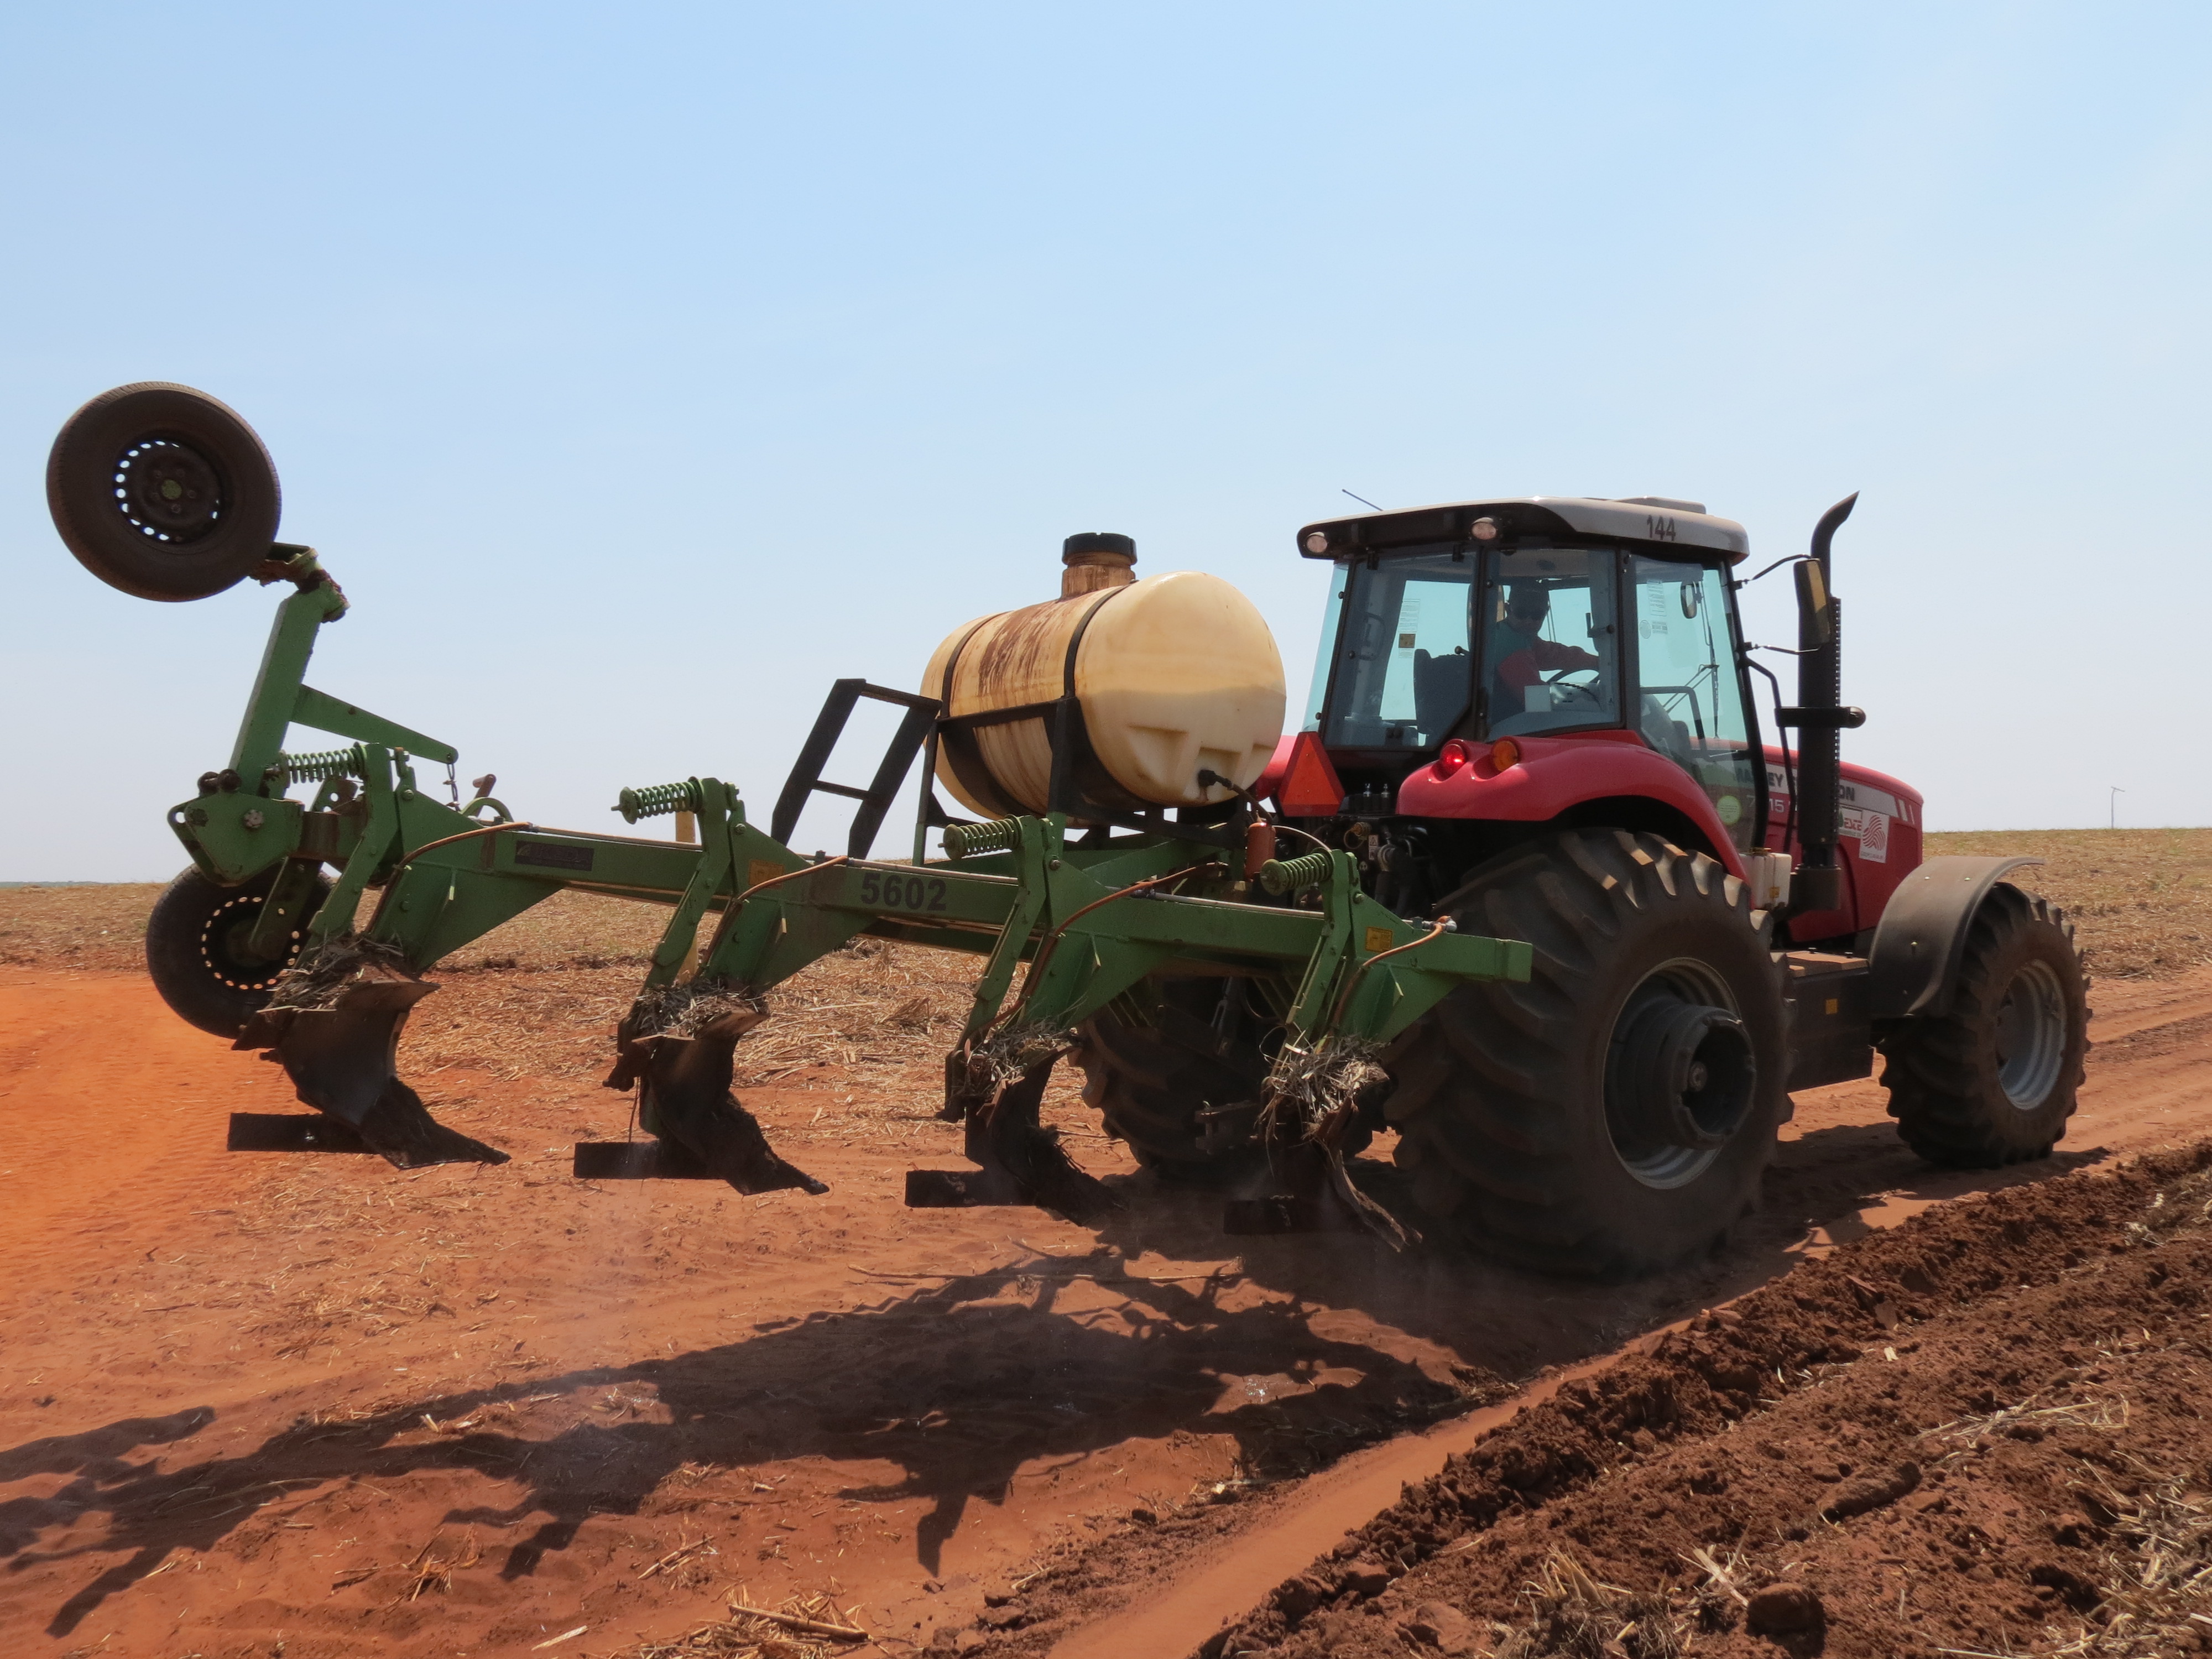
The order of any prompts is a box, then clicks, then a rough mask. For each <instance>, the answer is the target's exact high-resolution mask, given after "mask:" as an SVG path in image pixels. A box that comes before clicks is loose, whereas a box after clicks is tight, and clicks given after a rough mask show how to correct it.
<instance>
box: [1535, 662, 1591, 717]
mask: <svg viewBox="0 0 2212 1659" xmlns="http://www.w3.org/2000/svg"><path fill="white" fill-rule="evenodd" d="M1596 672H1597V670H1596V669H1595V668H1588V667H1583V668H1562V669H1559V670H1557V671H1554V672H1553V673H1551V674H1549V675H1547V676H1546V677H1545V679H1544V684H1546V685H1547V686H1549V687H1550V688H1551V689H1552V707H1553V708H1575V707H1577V706H1583V707H1588V708H1596V707H1598V706H1599V703H1600V702H1601V699H1600V697H1599V696H1598V688H1597V683H1596V682H1595V680H1593V681H1591V682H1590V683H1589V684H1587V685H1574V684H1569V683H1568V681H1567V676H1568V675H1570V674H1595V673H1596Z"/></svg>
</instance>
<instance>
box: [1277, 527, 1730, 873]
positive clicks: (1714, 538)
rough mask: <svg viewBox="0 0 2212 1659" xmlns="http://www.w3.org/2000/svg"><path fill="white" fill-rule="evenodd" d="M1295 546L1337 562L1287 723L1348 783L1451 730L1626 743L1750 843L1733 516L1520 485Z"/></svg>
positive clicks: (1373, 777)
mask: <svg viewBox="0 0 2212 1659" xmlns="http://www.w3.org/2000/svg"><path fill="white" fill-rule="evenodd" d="M1298 545H1299V550H1300V551H1301V552H1302V553H1303V554H1304V556H1306V557H1308V558H1313V559H1329V560H1332V561H1334V562H1335V563H1336V564H1337V566H1338V568H1339V571H1340V574H1339V577H1338V580H1336V582H1335V583H1334V585H1333V586H1332V588H1331V591H1330V599H1329V608H1328V616H1327V618H1326V620H1325V621H1324V623H1323V624H1322V643H1321V649H1320V653H1319V656H1318V659H1317V660H1316V664H1315V669H1314V678H1313V686H1312V690H1311V691H1310V694H1309V697H1308V701H1307V703H1306V706H1305V708H1304V726H1305V728H1306V729H1307V730H1309V731H1313V732H1318V733H1319V735H1320V738H1321V740H1322V744H1324V745H1326V747H1327V749H1328V753H1329V757H1330V759H1331V761H1332V762H1333V763H1334V764H1335V766H1336V768H1337V769H1338V772H1339V775H1340V776H1341V777H1342V778H1344V779H1345V781H1346V783H1347V785H1348V786H1350V787H1352V789H1354V790H1357V789H1358V788H1360V787H1363V786H1364V787H1367V788H1369V789H1380V788H1394V787H1395V786H1396V785H1397V784H1398V783H1399V782H1400V781H1401V780H1402V779H1403V778H1404V777H1405V776H1406V775H1407V773H1409V772H1411V771H1412V770H1413V769H1414V768H1415V767H1416V766H1419V764H1421V763H1424V762H1431V761H1434V760H1435V759H1436V758H1437V755H1438V752H1439V750H1441V749H1442V747H1443V744H1445V743H1446V742H1447V741H1448V740H1450V739H1453V738H1459V739H1462V741H1463V742H1464V743H1466V744H1493V743H1495V741H1496V740H1497V739H1498V738H1532V737H1534V738H1565V737H1569V736H1576V735H1583V734H1589V735H1592V736H1597V735H1600V734H1602V735H1603V737H1604V738H1607V739H1608V740H1611V741H1619V740H1620V738H1622V737H1623V736H1628V737H1632V738H1634V739H1637V740H1639V741H1640V742H1641V743H1642V744H1644V745H1645V746H1647V747H1648V748H1649V749H1650V750H1652V751H1653V752H1655V753H1656V754H1659V755H1661V756H1663V757H1666V758H1667V759H1668V760H1669V761H1671V762H1672V763H1674V765H1675V766H1676V767H1678V768H1679V769H1680V770H1681V772H1682V773H1684V774H1685V775H1687V777H1688V778H1690V779H1691V780H1692V781H1693V782H1694V783H1695V784H1696V786H1697V787H1698V789H1699V793H1702V794H1703V795H1704V796H1705V799H1707V800H1708V801H1709V802H1710V803H1711V811H1712V812H1713V815H1714V816H1715V817H1717V819H1718V827H1719V828H1720V829H1722V830H1723V832H1724V835H1725V837H1726V839H1727V840H1729V842H1732V843H1733V844H1734V845H1735V846H1736V847H1737V848H1739V849H1742V850H1748V849H1749V848H1751V846H1752V845H1753V839H1754V832H1755V829H1756V827H1757V825H1758V824H1759V823H1760V822H1761V814H1760V812H1759V804H1760V803H1759V796H1760V793H1761V790H1762V788H1763V786H1764V769H1763V768H1762V767H1760V766H1759V765H1758V764H1757V763H1756V755H1757V748H1756V744H1755V733H1754V731H1753V717H1752V714H1751V706H1750V698H1749V696H1748V694H1747V687H1746V685H1745V682H1744V673H1743V670H1742V668H1741V666H1740V659H1741V651H1740V649H1739V647H1740V644H1741V641H1740V637H1739V635H1738V632H1737V629H1736V620H1735V593H1734V592H1733V590H1732V589H1731V587H1730V586H1729V569H1730V568H1731V567H1732V566H1734V565H1735V564H1737V563H1738V562H1741V560H1742V559H1743V558H1744V557H1745V556H1746V554H1747V551H1748V550H1749V546H1750V541H1749V538H1748V537H1747V536H1746V534H1745V533H1744V529H1743V526H1741V525H1739V524H1736V523H1735V522H1733V521H1732V520H1728V519H1722V518H1716V517H1714V516H1712V515H1711V514H1709V513H1706V512H1705V510H1704V508H1703V507H1702V506H1701V505H1699V503H1697V502H1694V501H1669V500H1665V499H1662V498H1660V497H1656V496H1653V497H1642V498H1638V499H1637V500H1634V501H1593V500H1584V499H1581V498H1577V497H1567V496H1526V497H1520V498H1516V499H1510V500H1501V501H1473V502H1468V503H1465V504H1462V505H1459V506H1451V507H1422V508H1416V509H1414V510H1413V511H1410V512H1404V513H1381V514H1376V515H1374V516H1371V517H1361V518H1353V519H1343V520H1334V521H1332V522H1329V523H1326V524H1317V525H1309V526H1306V528H1305V529H1304V530H1303V531H1301V532H1299V536H1298Z"/></svg>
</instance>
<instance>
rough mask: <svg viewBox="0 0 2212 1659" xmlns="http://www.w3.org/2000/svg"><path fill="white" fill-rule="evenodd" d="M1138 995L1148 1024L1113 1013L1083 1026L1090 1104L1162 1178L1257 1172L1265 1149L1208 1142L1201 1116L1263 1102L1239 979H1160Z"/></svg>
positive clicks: (1259, 1058) (1082, 1059) (1258, 1056)
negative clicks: (1213, 1110) (1226, 1147)
mask: <svg viewBox="0 0 2212 1659" xmlns="http://www.w3.org/2000/svg"><path fill="white" fill-rule="evenodd" d="M1135 995H1136V996H1138V997H1139V998H1143V999H1145V1000H1146V1001H1147V1002H1148V1004H1149V1006H1147V1007H1146V1013H1147V1014H1148V1015H1149V1016H1150V1023H1148V1024H1139V1023H1138V1022H1137V1021H1135V1020H1132V1019H1127V1018H1122V1017H1121V1016H1120V1015H1118V1014H1116V1013H1115V1012H1110V1011H1109V1012H1103V1013H1098V1014H1094V1015H1093V1016H1092V1017H1091V1018H1089V1019H1087V1020H1085V1021H1084V1023H1083V1029H1082V1031H1081V1034H1080V1035H1081V1042H1079V1045H1078V1047H1077V1048H1076V1050H1075V1062H1076V1064H1077V1065H1079V1066H1081V1067H1082V1068H1083V1071H1084V1086H1083V1099H1084V1103H1085V1105H1088V1106H1091V1107H1092V1108H1095V1109H1097V1111H1098V1112H1099V1113H1100V1114H1101V1115H1103V1119H1104V1121H1105V1128H1106V1133H1108V1134H1109V1135H1113V1136H1115V1138H1116V1139H1121V1140H1124V1141H1127V1143H1128V1146H1129V1150H1130V1151H1131V1152H1133V1153H1134V1154H1135V1155H1136V1158H1137V1161H1138V1162H1139V1164H1143V1165H1144V1166H1145V1167H1146V1169H1148V1170H1152V1171H1153V1172H1154V1173H1155V1174H1157V1175H1158V1176H1162V1177H1164V1179H1167V1180H1170V1181H1187V1182H1204V1183H1206V1184H1225V1183H1228V1182H1234V1181H1236V1180H1237V1179H1238V1178H1240V1177H1241V1176H1244V1175H1246V1174H1248V1173H1249V1172H1251V1171H1252V1170H1255V1169H1256V1168H1257V1167H1258V1166H1259V1165H1260V1164H1261V1163H1263V1162H1264V1159H1263V1158H1262V1156H1261V1153H1260V1152H1259V1151H1258V1149H1257V1148H1255V1147H1238V1148H1237V1149H1236V1150H1234V1151H1215V1150H1213V1149H1212V1148H1211V1147H1208V1146H1205V1145H1203V1144H1201V1141H1200V1135H1201V1133H1202V1126H1201V1125H1200V1122H1199V1121H1198V1114H1199V1113H1200V1111H1202V1110H1205V1109H1207V1108H1209V1107H1222V1106H1235V1105H1238V1104H1242V1103H1256V1102H1257V1101H1258V1100H1259V1098H1260V1091H1261V1085H1262V1083H1264V1082H1265V1081H1266V1079H1267V1056H1266V1055H1265V1054H1263V1053H1262V1052H1261V1048H1260V1047H1259V1044H1258V1042H1257V1041H1256V1040H1255V1033H1254V1031H1253V1030H1252V1028H1253V1027H1254V1026H1255V1024H1256V1022H1255V1020H1254V1019H1253V1018H1251V1017H1250V1016H1249V1014H1246V1013H1245V1012H1243V992H1242V990H1241V988H1240V987H1238V985H1237V981H1233V980H1220V979H1162V980H1154V981H1147V983H1146V985H1143V986H1140V987H1138V989H1137V991H1136V993H1135ZM1231 999H1234V1000H1233V1002H1232V1001H1231Z"/></svg>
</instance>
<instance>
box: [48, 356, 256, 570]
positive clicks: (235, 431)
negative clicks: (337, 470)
mask: <svg viewBox="0 0 2212 1659" xmlns="http://www.w3.org/2000/svg"><path fill="white" fill-rule="evenodd" d="M46 507H47V510H48V511H49V512H50V513H52V515H53V520H54V528H55V529H56V530H57V531H58V532H61V538H62V540H63V541H64V543H65V544H68V547H69V550H70V552H72V553H74V554H76V556H77V562H79V563H81V564H82V565H83V566H84V568H86V569H88V570H89V571H91V572H92V574H94V575H95V576H97V577H99V578H100V580H102V581H104V582H106V584H107V585H108V586H110V587H119V588H121V589H122V590H123V591H124V592H125V593H134V594H136V595H137V597H138V598H140V599H205V598H207V597H208V596H209V595H210V594H211V593H220V592H222V591H223V589H225V588H226V587H228V586H231V585H232V584H233V583H234V582H236V581H238V580H240V578H242V577H243V576H245V575H246V574H247V573H248V572H250V571H251V570H252V568H254V566H256V565H258V564H259V563H260V562H262V561H263V560H264V559H266V558H267V557H269V556H270V550H271V549H272V547H273V546H274V544H275V542H276V521H277V518H278V515H279V513H281V511H282V508H283V501H282V497H281V495H280V492H279V491H278V489H277V485H276V465H275V464H274V463H273V462H271V461H270V459H269V452H268V451H267V450H266V449H264V448H263V447H262V446H261V440H260V439H259V438H258V437H257V436H256V435H254V431H253V428H252V427H250V426H248V425H246V422H245V421H243V420H242V419H240V416H239V415H238V414H237V412H236V411H235V410H233V409H231V408H230V407H229V406H228V404H222V403H218V402H217V401H216V399H215V398H210V397H209V396H208V395H207V394H206V393H205V392H195V391H193V390H192V389H191V387H190V386H169V385H167V384H165V383H162V382H160V381H148V382H144V383H143V384H140V385H137V386H117V387H116V388H115V389H114V390H113V391H112V392H101V393H100V396H98V397H97V398H94V399H93V400H92V401H91V402H90V403H88V404H85V406H84V407H83V408H82V409H80V410H77V411H76V414H74V415H72V416H70V417H69V419H68V420H66V421H64V422H63V423H62V429H61V431H60V433H59V434H58V435H57V436H56V437H55V439H54V447H53V449H52V452H51V453H49V454H48V455H47V457H46Z"/></svg>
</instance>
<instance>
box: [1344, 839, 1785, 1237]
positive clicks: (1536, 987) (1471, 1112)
mask: <svg viewBox="0 0 2212 1659" xmlns="http://www.w3.org/2000/svg"><path fill="white" fill-rule="evenodd" d="M1449 904H1450V907H1451V909H1452V911H1453V913H1454V915H1455V917H1456V918H1457V921H1458V924H1459V927H1460V930H1461V931H1462V933H1480V934H1487V935H1490V936H1492V937H1494V938H1499V939H1526V940H1528V942H1529V943H1530V944H1532V945H1534V947H1535V962H1534V972H1533V975H1532V976H1531V978H1530V979H1529V981H1528V983H1526V984H1523V985H1512V984H1503V983H1499V984H1489V985H1472V986H1468V987H1465V988H1463V989H1462V990H1459V991H1455V992H1454V993H1453V994H1451V995H1450V996H1449V997H1447V998H1446V999H1445V1000H1443V1002H1442V1003H1440V1004H1439V1005H1438V1006H1437V1008H1436V1010H1435V1012H1432V1013H1431V1014H1430V1015H1429V1016H1428V1017H1427V1018H1425V1019H1423V1020H1422V1021H1421V1022H1420V1023H1419V1024H1416V1025H1415V1026H1413V1028H1412V1029H1411V1030H1408V1031H1407V1033H1406V1034H1405V1035H1404V1036H1401V1038H1399V1040H1398V1041H1397V1042H1395V1044H1393V1045H1392V1047H1391V1048H1390V1049H1389V1052H1388V1053H1387V1054H1386V1055H1385V1056H1384V1060H1383V1065H1384V1069H1385V1070H1387V1071H1388V1072H1389V1073H1390V1075H1391V1078H1392V1080H1393V1083H1394V1085H1395V1087H1394V1091H1393V1093H1392V1095H1391V1097H1390V1098H1389V1103H1388V1105H1387V1107H1386V1109H1385V1112H1386V1115H1387V1117H1388V1118H1389V1121H1392V1122H1393V1123H1395V1124H1396V1125H1397V1126H1398V1128H1399V1140H1398V1148H1397V1161H1398V1163H1399V1164H1400V1165H1401V1167H1402V1168H1404V1169H1405V1170H1407V1173H1408V1174H1409V1176H1410V1177H1411V1180H1412V1183H1413V1194H1414V1198H1415V1200H1416V1202H1417V1203H1419V1206H1421V1208H1422V1209H1423V1210H1425V1212H1428V1213H1429V1214H1431V1216H1433V1217H1435V1218H1437V1220H1438V1221H1439V1222H1441V1223H1443V1225H1444V1226H1445V1227H1446V1228H1448V1229H1449V1230H1450V1231H1453V1232H1454V1233H1455V1234H1457V1235H1458V1237H1460V1238H1461V1239H1462V1240H1463V1241H1464V1242H1466V1243H1469V1244H1472V1245H1474V1246H1475V1247H1477V1248H1479V1249H1483V1250H1485V1251H1486V1252H1488V1253H1490V1254H1492V1255H1500V1256H1503V1257H1505V1258H1506V1259H1508V1260H1510V1261H1516V1262H1518V1263H1520V1264H1521V1265H1522V1266H1526V1267H1536V1268H1541V1269H1543V1270H1546V1271H1549V1272H1554V1273H1575V1274H1579V1275H1585V1276H1589V1277H1595V1278H1622V1277H1626V1276H1628V1275H1631V1274H1634V1273H1648V1272H1653V1271H1656V1270H1657V1269H1660V1268H1662V1267H1668V1266H1671V1265H1673V1264H1674V1263H1676V1262H1679V1261H1682V1260H1684V1259H1686V1258H1687V1257H1689V1256H1692V1255H1696V1254H1698V1253H1699V1252H1700V1251H1703V1250H1706V1249H1710V1248H1711V1247H1712V1246H1713V1245H1715V1244H1716V1243H1718V1242H1719V1241H1720V1239H1721V1238H1722V1237H1724V1236H1725V1234H1726V1233H1727V1231H1728V1230H1729V1227H1730V1226H1731V1225H1734V1223H1735V1221H1736V1219H1737V1218H1739V1217H1740V1216H1741V1215H1742V1214H1743V1213H1744V1212H1746V1211H1747V1210H1748V1209H1749V1208H1750V1207H1751V1206H1752V1205H1753V1201H1754V1200H1755V1199H1756V1196H1757V1194H1758V1189H1759V1175H1760V1172H1761V1171H1762V1170H1764V1169H1765V1165H1766V1163H1767V1159H1768V1158H1769V1157H1770V1156H1771V1152H1772V1150H1773V1146H1774V1131H1775V1126H1776V1124H1777V1123H1778V1122H1779V1121H1780V1119H1781V1115H1782V1108H1783V1105H1784V1101H1785V1099H1786V1095H1785V1092H1784V1083H1785V1079H1786V1077H1787V1073H1788V1059H1789V1050H1788V1040H1787V1035H1786V1029H1785V1026H1784V1012H1783V1002H1782V993H1781V987H1780V983H1779V981H1778V977H1777V975H1776V973H1775V969H1774V965H1773V961H1772V958H1771V956H1770V954H1769V952H1768V948H1767V940H1766V936H1765V929H1764V928H1763V927H1762V926H1760V925H1759V922H1758V921H1756V920H1755V919H1754V916H1753V911H1752V908H1751V902H1750V896H1749V894H1748V891H1747V889H1746V888H1745V886H1744V884H1742V883H1741V881H1738V880H1737V879H1736V878H1735V877H1733V876H1730V875H1729V873H1728V872H1726V870H1724V869H1723V867H1722V866H1720V865H1719V864H1718V863H1717V862H1715V861H1714V860H1712V859H1710V858H1708V857H1706V856H1705V855H1704V854H1699V853H1690V852H1685V851H1684V850H1683V849H1682V848H1680V847H1677V846H1675V845H1674V844H1673V843H1672V842H1668V841H1666V840H1664V839H1663V838H1662V837H1660V836H1654V835H1642V834H1633V833H1631V832H1629V831H1627V830H1574V831H1569V832H1567V833H1565V834H1562V835H1559V836H1554V837H1552V838H1550V839H1547V840H1545V841H1542V842H1536V843H1534V844H1533V845H1530V846H1528V847H1524V848H1522V849H1520V850H1518V851H1516V852H1515V853H1512V854H1508V855H1506V856H1504V857H1503V858H1501V859H1500V860H1498V862H1496V863H1495V864H1493V865H1492V866H1488V867H1487V868H1486V869H1484V870H1483V871H1481V872H1480V873H1479V874H1478V875H1477V876H1476V877H1475V878H1474V879H1473V880H1472V881H1470V882H1469V883H1468V884H1466V885H1465V886H1463V887H1462V888H1461V889H1460V890H1459V891H1458V892H1457V893H1456V894H1455V895H1454V896H1453V897H1452V898H1451V900H1450V901H1449Z"/></svg>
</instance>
